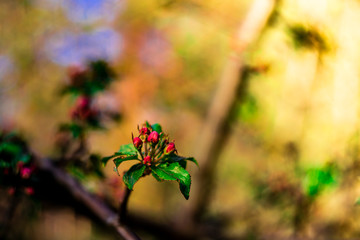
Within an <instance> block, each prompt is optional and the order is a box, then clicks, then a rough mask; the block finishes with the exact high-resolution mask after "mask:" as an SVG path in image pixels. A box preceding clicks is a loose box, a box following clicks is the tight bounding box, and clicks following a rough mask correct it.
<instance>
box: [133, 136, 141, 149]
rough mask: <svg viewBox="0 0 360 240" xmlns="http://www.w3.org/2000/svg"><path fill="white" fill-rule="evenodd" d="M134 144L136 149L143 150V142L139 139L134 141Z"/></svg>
mask: <svg viewBox="0 0 360 240" xmlns="http://www.w3.org/2000/svg"><path fill="white" fill-rule="evenodd" d="M133 144H134V147H135V148H136V149H141V147H142V144H143V142H142V141H141V139H140V138H139V137H136V138H134V139H133Z"/></svg>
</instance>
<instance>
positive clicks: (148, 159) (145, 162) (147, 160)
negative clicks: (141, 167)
mask: <svg viewBox="0 0 360 240" xmlns="http://www.w3.org/2000/svg"><path fill="white" fill-rule="evenodd" d="M144 164H145V165H148V166H150V165H151V157H150V156H146V157H145V158H144Z"/></svg>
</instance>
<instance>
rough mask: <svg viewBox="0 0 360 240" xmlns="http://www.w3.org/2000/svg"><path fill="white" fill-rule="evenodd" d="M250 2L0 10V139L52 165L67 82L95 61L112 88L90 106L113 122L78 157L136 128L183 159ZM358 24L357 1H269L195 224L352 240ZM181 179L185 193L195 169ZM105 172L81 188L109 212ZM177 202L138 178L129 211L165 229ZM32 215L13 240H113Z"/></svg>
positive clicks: (66, 212)
mask: <svg viewBox="0 0 360 240" xmlns="http://www.w3.org/2000/svg"><path fill="white" fill-rule="evenodd" d="M252 2H253V1H252V0H246V1H245V0H238V1H234V0H211V1H210V0H208V1H200V0H182V1H180V0H148V1H140V0H1V1H0V20H1V21H0V126H1V127H2V128H14V129H18V130H20V131H21V132H22V133H23V134H24V135H25V136H26V138H27V139H28V140H29V142H30V146H31V147H32V148H33V149H35V151H36V152H40V153H41V154H43V155H49V156H51V155H54V154H55V150H54V142H55V138H54V135H55V133H56V129H57V126H58V125H59V123H61V122H64V121H66V120H67V119H69V109H70V106H71V104H72V102H73V100H72V99H71V98H64V97H61V96H60V95H59V89H60V88H61V87H62V86H63V85H64V84H66V83H67V81H68V78H67V74H68V72H69V69H70V68H71V67H74V66H77V67H81V66H85V65H86V64H87V62H89V61H91V60H97V59H103V60H106V61H107V62H108V63H109V64H110V65H111V66H112V67H113V68H114V70H115V72H116V74H117V81H115V82H114V83H113V84H112V85H111V88H110V89H109V90H108V91H107V92H105V93H104V96H102V97H103V98H102V101H103V104H105V105H106V106H109V107H112V108H115V109H117V110H118V111H120V112H121V116H122V118H121V121H120V122H119V123H116V124H115V123H112V124H110V125H108V126H107V127H108V130H106V131H94V132H92V133H91V134H90V139H89V142H90V147H91V149H92V150H93V151H94V152H99V153H100V154H102V155H104V156H106V155H109V154H111V153H112V152H114V151H115V150H117V149H118V147H119V146H120V145H121V144H126V143H129V142H130V141H131V132H136V131H137V125H138V124H142V123H144V122H145V120H148V121H150V122H158V123H161V124H162V126H163V129H164V130H165V131H167V132H168V133H169V135H170V138H171V139H176V144H177V149H178V152H179V154H181V155H184V156H195V157H197V156H198V155H197V154H198V152H197V149H198V145H199V141H201V134H202V132H201V130H202V127H203V125H204V122H205V119H206V116H207V112H208V109H209V106H210V104H211V100H212V99H213V96H214V94H215V92H216V90H217V86H218V84H219V80H220V77H221V75H222V73H223V71H224V67H225V64H226V60H227V59H228V57H229V55H230V53H231V51H232V50H233V45H232V42H233V41H234V40H233V39H234V36H235V34H236V32H237V30H238V28H239V27H240V26H241V23H242V21H243V20H244V18H245V16H246V13H247V11H248V10H249V8H250V6H251V4H252ZM359 22H360V1H356V0H316V1H311V0H283V1H281V2H279V3H278V4H277V5H276V9H275V10H274V12H273V14H272V16H271V19H270V21H269V22H268V23H267V25H266V27H265V29H264V30H263V31H262V33H261V35H260V36H259V37H258V39H256V41H254V42H253V43H252V44H251V45H250V47H249V48H248V49H246V51H245V59H244V61H245V64H246V66H248V67H249V68H251V69H253V71H252V72H251V73H250V74H249V75H248V76H247V78H246V81H247V83H248V85H247V87H246V89H245V90H244V91H245V92H244V93H243V94H242V95H241V97H240V96H239V99H238V100H237V101H236V102H237V103H236V106H235V109H234V110H235V111H234V117H233V119H232V121H231V122H230V123H229V124H230V126H231V131H230V133H231V134H230V136H229V137H228V139H227V141H226V144H225V146H224V148H223V149H222V152H221V154H220V157H219V160H218V163H217V165H216V178H215V185H214V186H213V188H214V192H213V194H212V198H211V202H210V206H209V209H208V212H207V216H208V217H209V219H214V221H219V222H221V224H220V223H219V228H220V225H221V228H224V229H223V231H224V232H225V233H226V236H227V237H228V238H226V239H287V238H290V237H291V236H294V233H298V234H299V235H297V236H300V239H301V238H304V239H307V238H310V239H332V238H331V237H333V238H334V239H357V238H360V221H359V217H360V212H359V206H357V199H358V198H359V197H360V182H359V179H358V176H360V168H359V166H360V165H359V163H360V162H359V161H360V159H359V146H360V145H359V144H360V135H359V134H360V132H359V130H360V129H359V127H358V126H359V123H360V118H359V116H360V111H359V110H360V106H359V100H360V99H359V96H360V85H359V83H360V82H359V80H360V78H359V77H360V72H359V69H360V28H359V27H358V23H359ZM243 81H245V80H244V79H243ZM129 166H130V164H127V163H124V164H123V166H122V167H121V169H122V170H123V171H125V170H126V169H128V167H129ZM189 167H190V168H189V171H190V173H191V174H192V176H193V188H192V191H194V189H196V179H197V177H198V175H199V171H201V163H200V169H198V168H197V167H196V166H195V165H190V166H189ZM105 172H106V176H107V177H106V179H107V180H106V181H105V182H101V181H99V180H98V179H95V178H94V179H91V178H90V179H86V181H84V182H83V184H84V185H85V186H86V188H87V189H89V190H90V191H92V192H94V193H96V194H99V195H108V196H110V197H111V198H112V199H113V204H114V206H117V201H116V197H117V194H118V192H117V191H118V190H117V189H116V187H118V188H122V187H123V185H122V183H121V178H120V177H118V176H117V175H116V174H115V173H114V172H113V166H112V165H111V164H110V165H108V166H106V169H105ZM114 186H115V187H114ZM194 187H195V188H194ZM194 194H195V193H194ZM0 198H1V197H0ZM304 199H305V200H304ZM191 203H192V192H190V200H189V201H186V200H184V199H183V197H182V196H181V194H180V193H179V190H178V187H177V184H175V183H157V182H156V181H155V180H153V179H150V178H144V179H142V180H141V181H139V182H138V183H137V184H136V186H135V191H134V192H133V194H132V196H131V199H130V202H129V209H130V210H129V211H130V212H137V213H140V214H144V216H148V217H150V218H154V219H157V220H162V221H167V220H168V219H170V218H171V219H172V218H173V216H176V215H178V214H180V213H181V212H182V211H183V209H187V208H189V206H190V205H191ZM38 208H39V210H38V212H37V214H34V215H35V216H34V217H30V218H29V219H26V221H25V223H26V224H25V223H22V225H21V231H22V232H23V236H22V238H21V239H54V240H56V239H59V240H60V239H61V240H63V239H66V240H71V239H115V238H114V236H113V235H112V234H109V233H107V231H106V229H104V228H103V227H101V226H98V225H97V223H95V222H93V221H91V220H90V219H88V218H86V217H84V216H81V215H78V214H77V213H75V212H74V211H73V210H72V209H71V208H64V207H53V206H42V205H41V203H39V205H38ZM18 228H20V226H16V229H18ZM65 229H66V231H64V230H65ZM144 234H145V235H144V236H145V239H156V238H152V237H151V236H148V235H146V233H144ZM19 239H20V238H19ZM214 239H215V238H214Z"/></svg>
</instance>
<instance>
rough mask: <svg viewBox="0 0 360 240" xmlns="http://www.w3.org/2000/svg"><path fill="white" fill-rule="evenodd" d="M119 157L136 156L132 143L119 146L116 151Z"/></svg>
mask: <svg viewBox="0 0 360 240" xmlns="http://www.w3.org/2000/svg"><path fill="white" fill-rule="evenodd" d="M118 153H120V154H121V155H137V150H136V148H135V147H134V145H133V144H132V143H129V144H125V145H121V146H120V150H119V151H118Z"/></svg>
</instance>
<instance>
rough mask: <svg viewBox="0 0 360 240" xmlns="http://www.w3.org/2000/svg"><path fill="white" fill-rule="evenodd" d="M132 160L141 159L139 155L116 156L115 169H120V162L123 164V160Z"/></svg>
mask: <svg viewBox="0 0 360 240" xmlns="http://www.w3.org/2000/svg"><path fill="white" fill-rule="evenodd" d="M131 160H139V159H138V157H137V155H132V156H124V157H118V158H115V159H114V160H113V161H114V164H115V169H116V171H118V167H119V166H120V164H121V163H122V162H125V161H131Z"/></svg>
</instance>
